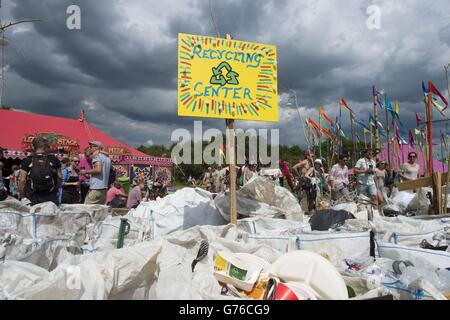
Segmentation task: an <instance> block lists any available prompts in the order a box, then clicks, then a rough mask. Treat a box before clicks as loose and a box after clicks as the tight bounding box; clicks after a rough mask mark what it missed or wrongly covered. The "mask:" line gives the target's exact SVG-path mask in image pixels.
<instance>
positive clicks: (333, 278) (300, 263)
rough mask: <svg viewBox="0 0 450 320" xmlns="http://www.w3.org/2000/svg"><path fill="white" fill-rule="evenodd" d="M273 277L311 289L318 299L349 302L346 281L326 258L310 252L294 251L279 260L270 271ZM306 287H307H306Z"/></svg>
mask: <svg viewBox="0 0 450 320" xmlns="http://www.w3.org/2000/svg"><path fill="white" fill-rule="evenodd" d="M270 273H271V275H273V276H275V277H278V278H280V279H281V280H282V281H283V282H287V284H291V283H292V285H296V284H297V285H302V286H301V287H302V289H303V290H305V288H307V287H309V288H310V289H311V290H308V291H310V292H314V293H315V296H316V297H317V298H318V299H323V300H347V299H348V291H347V287H346V285H345V282H344V279H343V278H342V277H341V275H340V274H339V272H338V271H337V270H336V268H335V267H334V265H333V264H331V263H330V262H329V261H328V260H327V259H325V258H324V257H322V256H320V255H318V254H316V253H314V252H310V251H306V250H300V251H293V252H290V253H287V254H285V255H284V256H282V257H280V258H278V260H276V261H275V262H274V263H273V264H272V268H271V271H270ZM304 285H306V287H305V286H304Z"/></svg>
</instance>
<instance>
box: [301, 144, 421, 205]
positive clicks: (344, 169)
mask: <svg viewBox="0 0 450 320" xmlns="http://www.w3.org/2000/svg"><path fill="white" fill-rule="evenodd" d="M348 160H349V159H348V157H347V156H346V155H340V156H339V157H338V161H337V163H335V164H334V165H333V166H332V167H331V169H330V171H329V173H327V172H326V171H325V169H324V165H323V163H322V160H321V159H315V156H314V154H313V153H312V152H310V151H306V152H305V158H304V159H303V160H300V161H298V163H297V164H295V165H294V166H293V172H294V174H295V175H296V177H297V183H296V185H295V191H296V193H297V195H298V197H299V200H300V201H302V199H303V198H305V196H306V201H307V208H308V212H315V211H316V210H317V203H318V201H319V200H320V198H321V197H322V195H323V194H324V193H326V192H328V193H329V194H330V198H331V199H332V200H333V201H336V200H338V198H339V199H341V198H342V199H344V201H347V202H350V201H353V200H355V199H352V198H351V196H350V189H355V188H356V191H357V192H356V193H357V195H360V194H364V195H366V196H368V197H370V199H371V202H372V204H373V205H374V206H378V205H379V204H382V203H384V202H385V201H386V197H387V195H388V194H389V192H390V190H391V187H392V186H393V182H394V180H397V181H398V182H404V181H408V180H416V179H418V178H419V171H420V170H419V168H420V166H419V164H418V163H417V154H416V153H415V152H410V153H409V155H408V162H406V163H404V164H403V165H402V166H401V167H400V171H399V172H398V173H397V172H391V171H390V170H389V168H388V164H387V163H386V162H385V161H382V160H381V161H376V158H374V152H373V151H372V150H370V149H369V150H365V151H364V152H363V157H362V158H361V159H359V160H358V161H357V162H356V164H355V166H354V168H353V175H352V176H351V175H350V170H349V168H348V166H347V163H348ZM351 177H354V178H356V179H354V180H353V181H351V179H350V178H351ZM355 180H356V181H355Z"/></svg>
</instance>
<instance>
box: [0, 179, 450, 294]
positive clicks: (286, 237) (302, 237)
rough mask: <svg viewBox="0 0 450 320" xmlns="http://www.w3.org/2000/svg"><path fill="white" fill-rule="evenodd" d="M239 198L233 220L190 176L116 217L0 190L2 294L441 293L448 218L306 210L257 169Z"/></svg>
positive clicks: (223, 200) (446, 282)
mask: <svg viewBox="0 0 450 320" xmlns="http://www.w3.org/2000/svg"><path fill="white" fill-rule="evenodd" d="M237 198H238V210H237V211H238V216H239V218H240V219H239V220H238V224H237V225H231V224H228V221H229V216H228V214H227V212H228V208H229V204H228V197H227V195H226V194H219V195H217V196H216V195H213V194H211V193H209V192H207V191H204V190H202V189H193V188H185V189H181V190H178V191H177V192H175V193H174V194H171V195H169V196H166V197H165V198H162V199H158V200H157V201H150V202H146V203H142V204H141V205H140V206H139V207H138V208H136V209H132V210H130V211H129V212H128V214H126V215H125V216H123V217H121V216H113V215H112V214H111V212H110V209H109V208H108V207H106V206H86V205H71V206H62V207H61V208H56V206H54V205H52V204H50V203H44V204H41V205H38V206H34V207H30V206H26V205H23V204H21V203H20V202H18V201H16V200H7V201H4V202H0V244H1V246H0V299H256V300H261V299H275V300H286V299H289V300H327V299H333V300H336V299H343V300H344V299H379V298H386V297H388V298H391V299H419V300H423V299H446V298H448V293H449V292H450V271H449V268H450V252H449V249H448V246H447V240H448V238H449V234H448V230H449V226H450V219H448V218H442V217H438V218H436V219H430V220H425V219H419V218H413V217H406V216H397V217H384V216H381V215H380V214H379V213H378V211H376V210H373V209H372V208H371V207H369V206H367V205H357V204H356V203H348V204H347V203H344V204H340V205H338V206H336V207H334V208H331V209H328V210H324V211H322V212H318V213H317V214H315V215H313V216H312V217H306V216H304V215H303V213H302V211H301V207H300V205H299V204H298V201H297V200H296V198H295V197H294V196H293V195H292V194H291V193H290V192H289V191H287V190H286V189H284V188H281V187H277V186H275V185H274V183H273V182H272V181H271V180H270V179H266V178H262V177H257V178H255V179H252V180H251V181H250V182H249V183H248V184H246V185H245V186H244V188H242V189H241V190H240V191H239V192H238V196H237ZM392 199H394V198H392ZM392 199H391V200H392ZM392 201H393V203H394V204H396V202H395V201H396V200H392ZM411 201H412V199H411ZM408 205H409V203H408ZM397 206H399V204H398V203H397ZM419 207H420V206H419ZM400 210H403V209H400ZM370 213H372V215H373V219H371V221H369V215H370ZM124 226H127V228H124ZM124 230H126V231H124ZM119 240H120V241H119ZM121 240H123V241H121ZM119 243H120V245H119V247H122V248H120V249H117V246H118V244H119ZM371 247H372V248H371ZM371 249H372V250H371ZM371 251H373V252H374V253H375V256H374V257H372V256H370V252H371Z"/></svg>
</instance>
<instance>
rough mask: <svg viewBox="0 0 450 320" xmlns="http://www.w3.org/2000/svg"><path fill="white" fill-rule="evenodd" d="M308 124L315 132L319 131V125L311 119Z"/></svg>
mask: <svg viewBox="0 0 450 320" xmlns="http://www.w3.org/2000/svg"><path fill="white" fill-rule="evenodd" d="M308 123H309V124H310V125H311V127H313V129H315V130H319V125H318V124H317V123H316V122H315V121H314V120H313V119H311V118H308Z"/></svg>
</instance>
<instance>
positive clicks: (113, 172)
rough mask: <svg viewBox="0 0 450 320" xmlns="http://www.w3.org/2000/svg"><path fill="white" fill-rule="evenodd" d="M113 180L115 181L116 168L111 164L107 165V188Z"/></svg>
mask: <svg viewBox="0 0 450 320" xmlns="http://www.w3.org/2000/svg"><path fill="white" fill-rule="evenodd" d="M114 181H116V170H115V169H114V168H113V166H112V164H111V166H110V167H109V177H108V188H109V187H110V186H111V185H112V184H113V183H114Z"/></svg>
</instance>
